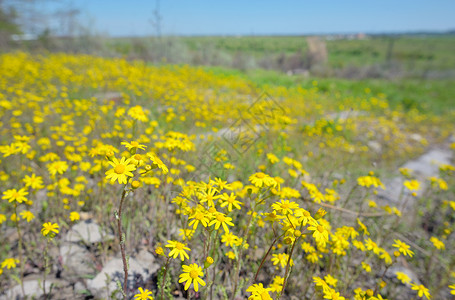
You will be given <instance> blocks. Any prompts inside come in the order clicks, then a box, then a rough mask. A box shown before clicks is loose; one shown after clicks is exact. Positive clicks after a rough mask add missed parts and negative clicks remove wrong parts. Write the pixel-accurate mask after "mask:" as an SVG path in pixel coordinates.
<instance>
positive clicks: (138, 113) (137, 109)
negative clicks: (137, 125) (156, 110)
mask: <svg viewBox="0 0 455 300" xmlns="http://www.w3.org/2000/svg"><path fill="white" fill-rule="evenodd" d="M147 113H148V111H144V110H143V109H142V107H141V106H140V105H136V106H133V107H131V108H130V109H129V110H128V116H130V117H132V118H133V119H136V120H138V121H141V122H147V121H148V118H147Z"/></svg>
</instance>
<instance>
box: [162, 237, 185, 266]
mask: <svg viewBox="0 0 455 300" xmlns="http://www.w3.org/2000/svg"><path fill="white" fill-rule="evenodd" d="M167 242H168V244H167V245H166V246H165V247H166V248H171V249H172V250H171V252H169V257H172V258H174V259H175V258H177V256H179V255H180V259H181V260H182V261H184V260H185V258H186V259H189V258H190V257H189V256H188V254H187V253H186V252H185V250H188V251H191V249H190V248H188V247H186V246H185V244H183V243H180V242H177V241H171V240H168V241H167Z"/></svg>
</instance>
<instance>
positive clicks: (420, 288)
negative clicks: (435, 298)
mask: <svg viewBox="0 0 455 300" xmlns="http://www.w3.org/2000/svg"><path fill="white" fill-rule="evenodd" d="M411 286H412V289H413V290H414V291H417V295H418V296H419V297H420V298H422V297H423V296H425V297H426V298H427V299H431V295H430V292H429V291H428V289H427V288H426V287H425V286H424V285H422V284H420V285H417V284H415V283H411Z"/></svg>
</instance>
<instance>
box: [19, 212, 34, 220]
mask: <svg viewBox="0 0 455 300" xmlns="http://www.w3.org/2000/svg"><path fill="white" fill-rule="evenodd" d="M19 215H20V216H21V217H22V219H26V220H27V222H30V221H31V220H33V219H34V218H35V216H34V215H33V213H32V212H31V211H29V210H24V211H21V212H20V213H19Z"/></svg>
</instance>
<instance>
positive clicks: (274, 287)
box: [270, 276, 284, 293]
mask: <svg viewBox="0 0 455 300" xmlns="http://www.w3.org/2000/svg"><path fill="white" fill-rule="evenodd" d="M283 284H284V278H283V277H281V276H275V277H274V278H273V282H272V283H271V284H270V291H271V292H276V293H279V292H281V290H282V289H283Z"/></svg>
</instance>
